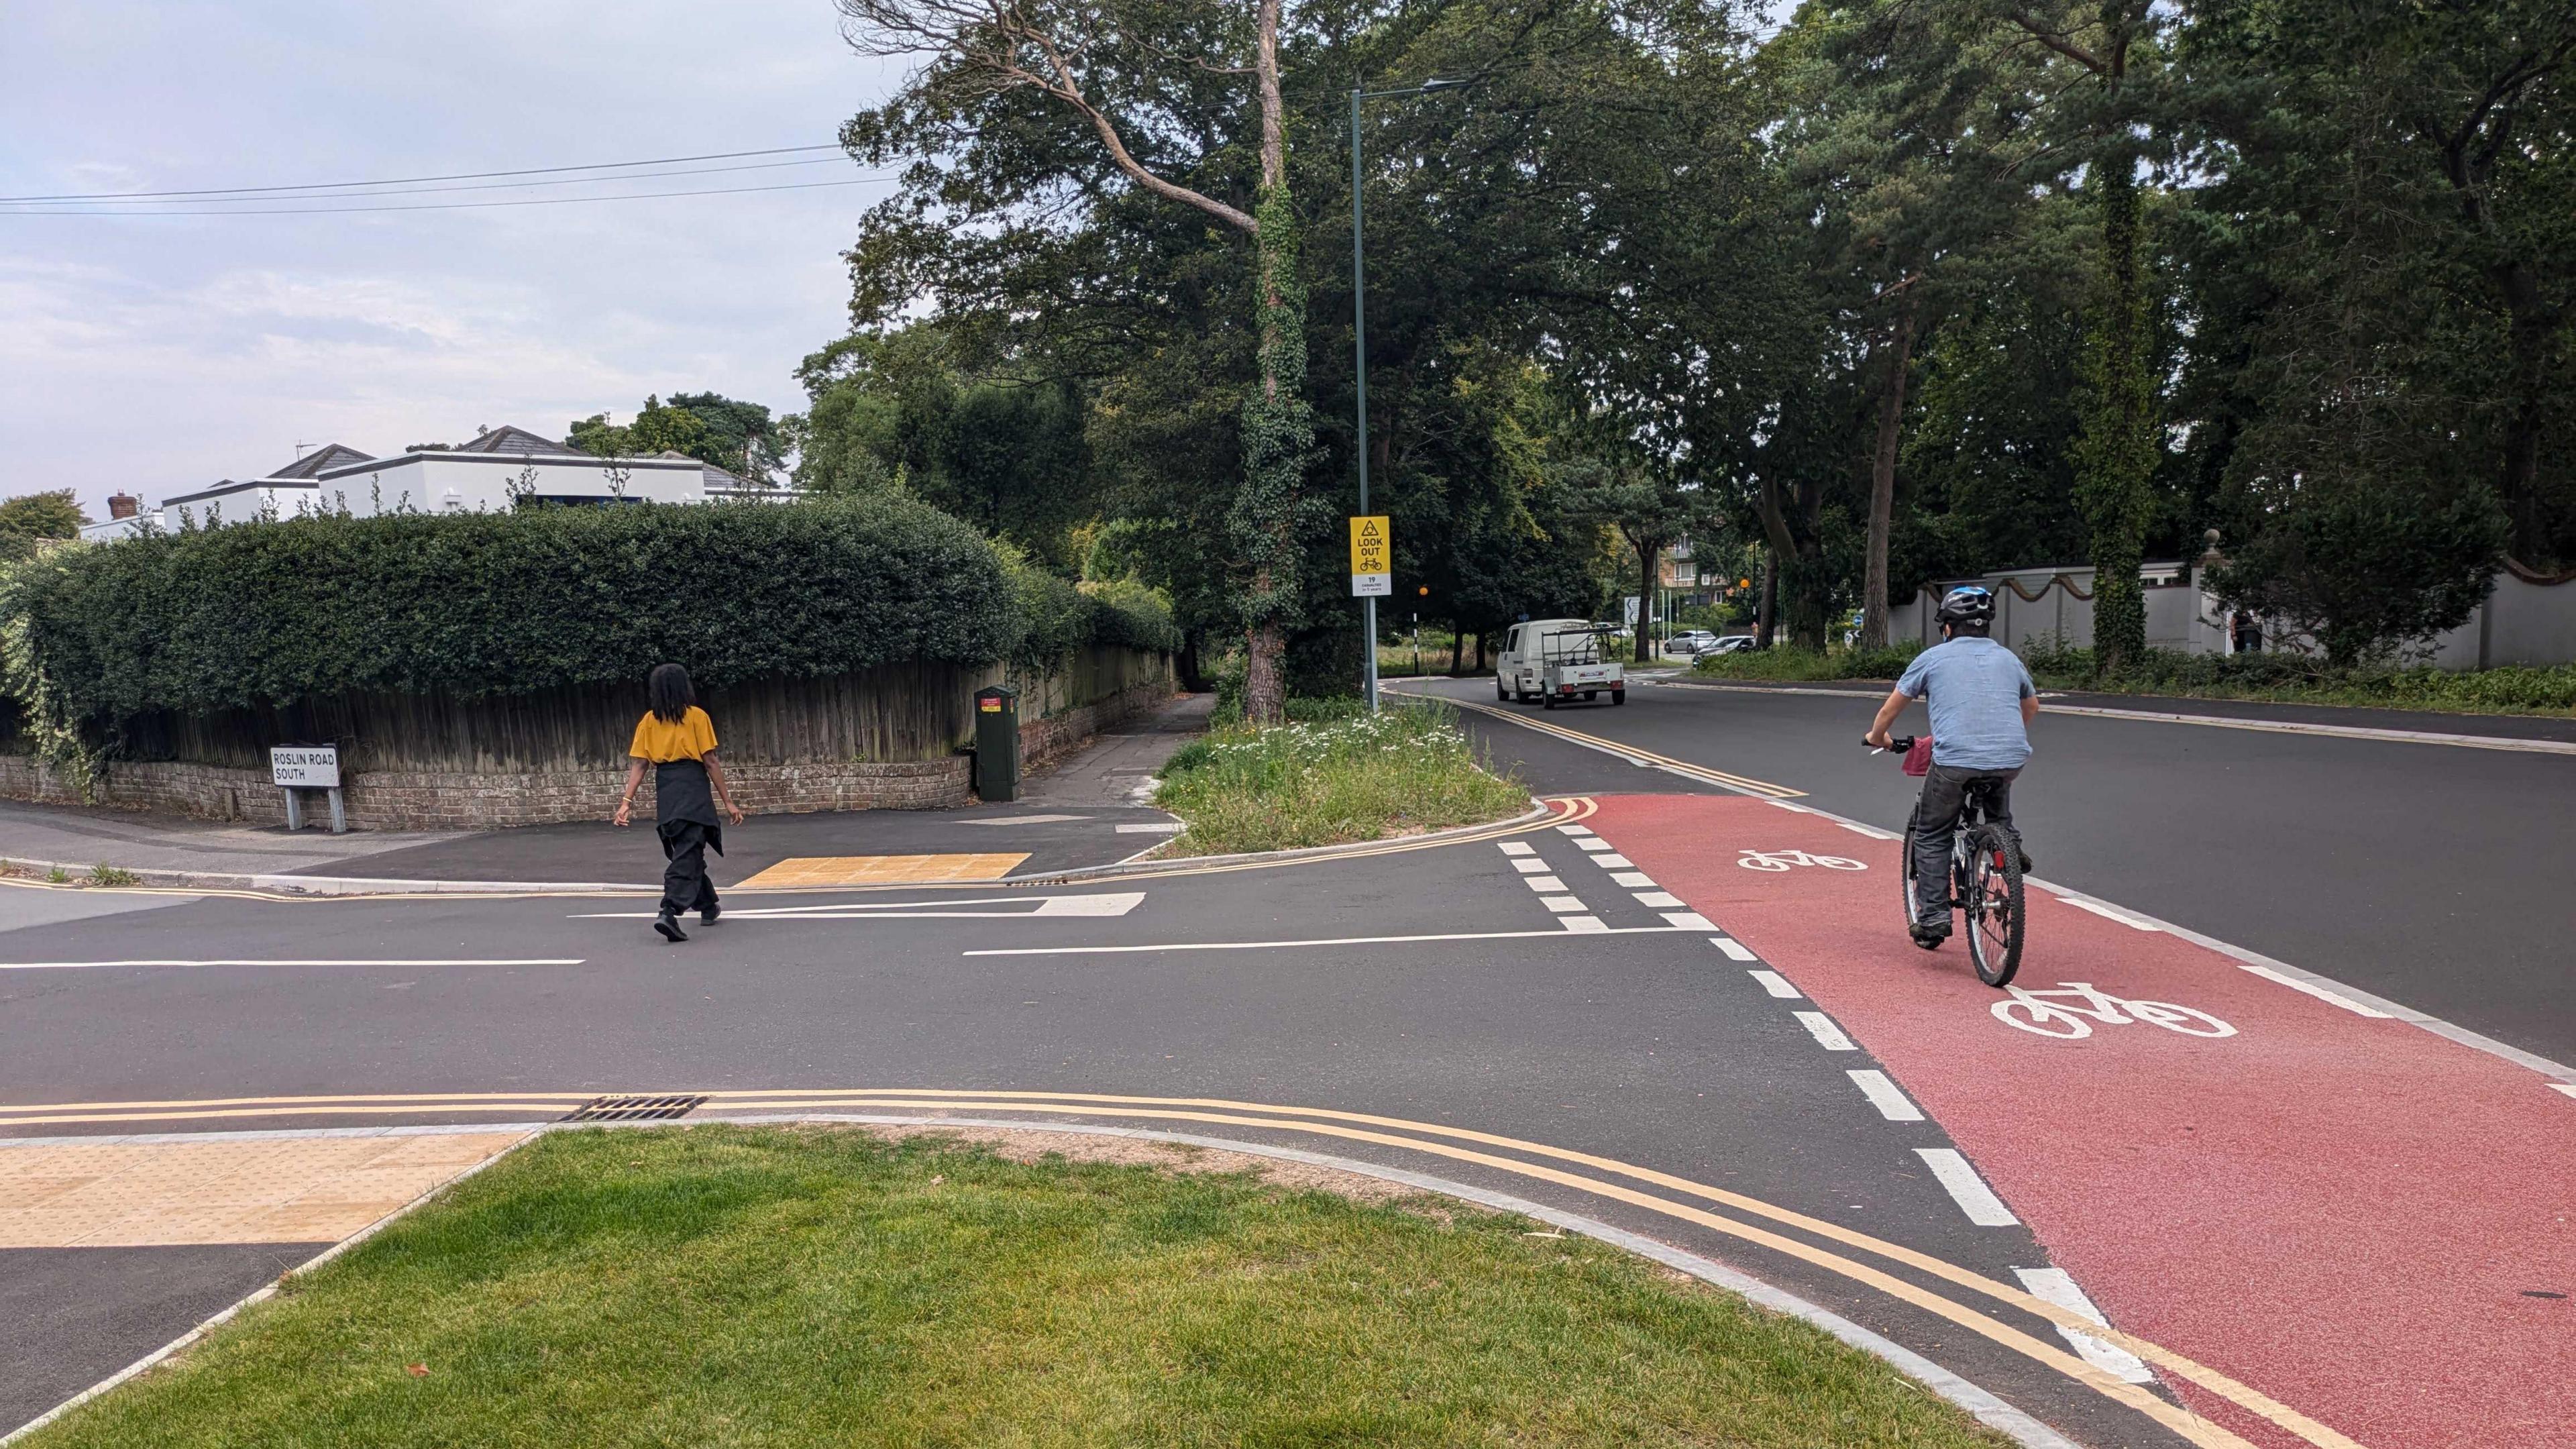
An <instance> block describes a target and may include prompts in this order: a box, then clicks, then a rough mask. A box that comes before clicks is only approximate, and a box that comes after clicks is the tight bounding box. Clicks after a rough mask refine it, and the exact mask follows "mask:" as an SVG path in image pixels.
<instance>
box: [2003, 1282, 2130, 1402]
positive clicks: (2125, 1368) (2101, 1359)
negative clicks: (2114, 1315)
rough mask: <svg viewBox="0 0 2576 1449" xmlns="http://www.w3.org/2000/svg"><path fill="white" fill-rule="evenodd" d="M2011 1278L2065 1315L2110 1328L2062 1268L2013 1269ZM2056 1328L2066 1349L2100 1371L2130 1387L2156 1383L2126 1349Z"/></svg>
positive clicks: (2091, 1302)
mask: <svg viewBox="0 0 2576 1449" xmlns="http://www.w3.org/2000/svg"><path fill="white" fill-rule="evenodd" d="M2013 1276H2014V1277H2017V1278H2019V1279H2021V1286H2023V1287H2024V1288H2027V1289H2029V1290H2030V1296H2032V1297H2033V1298H2037V1299H2040V1300H2041V1301H2043V1302H2048V1303H2054V1304H2056V1305H2057V1306H2058V1307H2060V1308H2063V1309H2065V1310H2066V1311H2068V1312H2069V1313H2079V1314H2082V1315H2083V1316H2084V1317H2086V1318H2089V1319H2091V1320H2093V1321H2094V1322H2095V1323H2098V1324H2101V1325H2102V1326H2103V1327H2104V1328H2108V1327H2110V1326H2111V1321H2110V1320H2109V1319H2107V1318H2104V1317H2103V1316H2102V1310H2101V1309H2099V1308H2096V1307H2094V1306H2093V1300H2092V1299H2090V1298H2087V1297H2085V1296H2084V1290H2083V1289H2082V1288H2080V1287H2077V1286H2076V1283H2075V1279H2074V1278H2073V1277H2071V1276H2069V1275H2068V1273H2067V1271H2066V1270H2065V1269H2063V1268H2015V1269H2013ZM2056 1327H2057V1331H2058V1333H2059V1335H2060V1336H2062V1337H2064V1338H2065V1340H2066V1343H2067V1346H2068V1347H2070V1348H2072V1349H2074V1350H2075V1353H2076V1356H2077V1357H2078V1358H2081V1359H2083V1360H2084V1361H2085V1362H2086V1363H2089V1364H2091V1365H2093V1366H2094V1367H2095V1368H2097V1369H2100V1370H2101V1371H2102V1372H2104V1373H2106V1374H2109V1375H2111V1376H2112V1377H2114V1378H2118V1379H2124V1380H2126V1381H2128V1382H2129V1383H2133V1384H2151V1383H2154V1382H2155V1381H2156V1376H2155V1374H2154V1373H2153V1372H2151V1371H2149V1369H2148V1368H2147V1366H2146V1365H2145V1364H2143V1363H2141V1362H2139V1361H2138V1356H2137V1355H2136V1354H2133V1353H2131V1352H2129V1351H2128V1350H2127V1349H2125V1348H2120V1347H2117V1346H2115V1345H2112V1344H2108V1343H2104V1342H2103V1341H2102V1340H2100V1339H2098V1338H2095V1337H2094V1336H2093V1335H2091V1334H2089V1333H2077V1332H2076V1331H2075V1330H2074V1329H2071V1328H2069V1327H2067V1326H2066V1325H2065V1324H2062V1323H2061V1324H2058V1325H2057V1326H2056Z"/></svg>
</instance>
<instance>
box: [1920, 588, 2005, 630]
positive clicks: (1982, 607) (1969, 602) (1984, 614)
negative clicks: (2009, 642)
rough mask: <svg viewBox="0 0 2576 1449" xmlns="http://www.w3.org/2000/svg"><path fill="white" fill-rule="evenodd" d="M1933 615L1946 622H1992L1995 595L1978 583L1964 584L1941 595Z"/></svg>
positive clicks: (1993, 619) (1993, 618)
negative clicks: (1937, 607) (1939, 603)
mask: <svg viewBox="0 0 2576 1449" xmlns="http://www.w3.org/2000/svg"><path fill="white" fill-rule="evenodd" d="M1932 617H1933V618H1935V619H1937V620H1939V621H1940V622H1942V623H1944V624H1992V623H1993V622H1994V621H1995V596H1994V595H1993V594H1992V593H1991V592H1989V591H1987V590H1986V589H1984V588H1982V587H1980V586H1978V585H1976V584H1966V585H1962V586H1961V587H1959V588H1955V589H1952V590H1951V591H1950V592H1948V593H1946V594H1944V595H1942V596H1941V607H1940V608H1939V609H1938V610H1937V611H1935V612H1934V613H1933V615H1932Z"/></svg>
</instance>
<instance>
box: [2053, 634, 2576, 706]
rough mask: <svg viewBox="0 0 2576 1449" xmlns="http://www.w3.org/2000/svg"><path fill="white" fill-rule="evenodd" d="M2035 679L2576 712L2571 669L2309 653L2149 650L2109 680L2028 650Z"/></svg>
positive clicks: (2127, 690) (2077, 652)
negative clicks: (2430, 664) (2336, 662)
mask: <svg viewBox="0 0 2576 1449" xmlns="http://www.w3.org/2000/svg"><path fill="white" fill-rule="evenodd" d="M2021 655H2022V658H2023V660H2024V661H2025V662H2026V663H2028V664H2029V665H2030V672H2031V674H2032V676H2033V677H2034V678H2036V679H2038V680H2039V682H2040V683H2041V684H2044V685H2046V686H2048V687H2050V688H2052V689H2081V690H2099V691H2102V692H2105V693H2116V694H2176V695H2198V696H2204V697H2209V698H2216V699H2266V700H2283V701H2290V702H2297V703H2311V704H2343V705H2362V706H2377V707H2379V708H2382V709H2426V710H2442V711H2448V712H2451V713H2455V714H2565V713H2571V712H2576V664H2553V665H2549V666H2546V667H2540V668H2534V667H2530V666H2523V665H2506V666H2503V667H2500V668H2495V669H2482V670H2447V669H2431V668H2425V667H2420V666H2418V667H2411V668H2400V667H2398V666H2395V665H2388V664H2380V665H2368V664H2365V665H2357V666H2353V667H2351V668H2337V667H2335V666H2333V665H2330V664H2328V663H2327V662H2326V661H2325V660H2324V659H2322V658H2319V657H2317V656H2313V655H2305V654H2296V653H2289V652H2279V651H2275V652H2268V653H2259V654H2185V653H2183V652H2181V651H2180V650H2175V649H2148V650H2146V651H2144V652H2142V653H2141V654H2139V655H2138V656H2137V657H2136V658H2134V659H2132V660H2130V661H2129V665H2128V667H2127V668H2126V669H2124V670H2122V671H2121V672H2119V673H2118V674H2115V675H2112V676H2110V677H2108V678H2104V677H2102V676H2099V675H2097V674H2095V673H2094V672H2093V651H2092V650H2090V649H2055V648H2050V647H2048V646H2046V645H2045V644H2040V643H2034V642H2025V643H2024V644H2023V646H2022V649H2021Z"/></svg>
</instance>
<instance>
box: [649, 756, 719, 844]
mask: <svg viewBox="0 0 2576 1449" xmlns="http://www.w3.org/2000/svg"><path fill="white" fill-rule="evenodd" d="M653 813H654V817H655V818H656V819H657V820H658V821H659V822H660V823H661V824H664V825H677V824H680V823H681V822H683V821H695V822H697V823H698V824H700V825H709V826H712V825H715V824H716V823H718V822H717V820H716V797H715V791H714V789H713V787H712V786H710V785H709V783H708V781H707V767H706V766H705V765H704V764H702V763H700V762H699V761H696V760H672V761H669V762H668V763H665V764H661V765H657V766H655V767H654V769H653ZM718 853H719V854H721V853H722V852H721V851H719V852H718Z"/></svg>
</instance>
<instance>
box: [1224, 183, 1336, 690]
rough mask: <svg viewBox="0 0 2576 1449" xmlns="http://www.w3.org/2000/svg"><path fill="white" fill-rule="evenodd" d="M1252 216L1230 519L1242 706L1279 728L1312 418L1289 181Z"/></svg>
mask: <svg viewBox="0 0 2576 1449" xmlns="http://www.w3.org/2000/svg"><path fill="white" fill-rule="evenodd" d="M1254 215H1255V216H1256V217H1257V218H1258V220H1259V222H1260V227H1259V229H1258V230H1257V231H1255V232H1254V233H1253V242H1254V255H1255V257H1256V259H1257V260H1256V263H1255V265H1256V266H1257V267H1258V268H1259V273H1258V276H1257V278H1256V282H1257V284H1258V291H1257V294H1256V301H1255V305H1256V306H1258V307H1259V309H1260V329H1259V331H1260V337H1259V344H1258V345H1259V349H1260V350H1259V367H1260V378H1259V381H1258V382H1257V383H1256V384H1255V386H1254V389H1253V392H1252V396H1251V397H1249V398H1247V399H1246V400H1245V401H1244V405H1243V487H1242V489H1241V491H1239V492H1238V493H1236V495H1235V500H1234V508H1233V510H1232V512H1231V513H1230V514H1229V515H1228V516H1227V520H1226V521H1227V524H1228V525H1229V527H1230V528H1231V529H1232V530H1233V533H1234V544H1235V550H1236V556H1237V557H1238V558H1240V559H1241V560H1242V564H1243V569H1244V580H1243V584H1242V587H1241V591H1240V593H1239V594H1238V596H1237V599H1236V604H1237V607H1239V608H1240V609H1241V610H1242V612H1243V622H1244V628H1245V634H1246V637H1245V640H1244V677H1243V712H1244V714H1245V715H1246V716H1248V717H1249V718H1250V719H1252V720H1253V721H1254V722H1256V723H1260V724H1277V723H1279V722H1280V721H1281V720H1283V719H1285V718H1287V712H1288V711H1287V704H1288V678H1287V657H1288V631H1289V630H1290V629H1292V628H1294V627H1296V625H1297V624H1298V623H1299V622H1300V621H1301V619H1302V618H1303V616H1304V612H1305V611H1304V603H1305V575H1304V569H1303V558H1302V554H1301V551H1300V549H1299V548H1298V540H1297V525H1298V513H1299V511H1300V510H1299V507H1298V503H1299V497H1298V495H1299V493H1300V491H1301V485H1302V484H1303V483H1304V481H1305V473H1306V458H1307V454H1308V453H1309V452H1310V451H1311V450H1312V449H1313V447H1314V441H1315V421H1314V416H1313V414H1312V413H1311V412H1310V411H1309V410H1308V408H1307V406H1306V283H1305V279H1304V277H1303V276H1302V275H1301V274H1300V273H1299V271H1298V260H1297V214H1296V211H1295V209H1294V208H1292V207H1291V206H1290V205H1289V201H1288V187H1287V183H1286V182H1285V181H1284V180H1283V181H1280V182H1276V183H1274V184H1272V185H1270V186H1268V187H1266V188H1265V189H1264V190H1263V193H1262V198H1261V205H1260V207H1259V209H1258V210H1257V211H1256V212H1255V213H1254Z"/></svg>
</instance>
